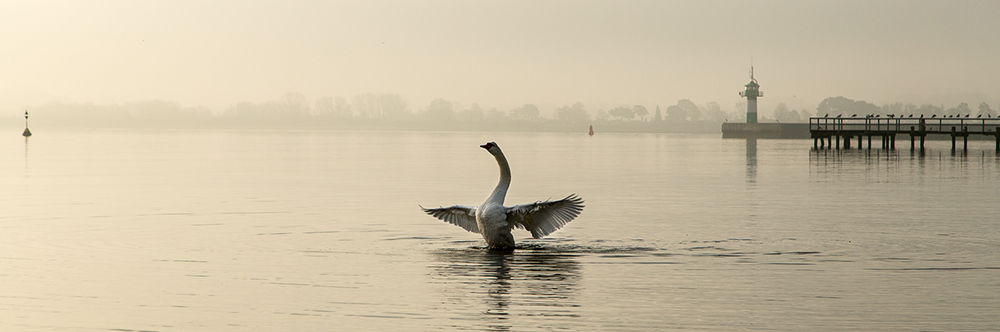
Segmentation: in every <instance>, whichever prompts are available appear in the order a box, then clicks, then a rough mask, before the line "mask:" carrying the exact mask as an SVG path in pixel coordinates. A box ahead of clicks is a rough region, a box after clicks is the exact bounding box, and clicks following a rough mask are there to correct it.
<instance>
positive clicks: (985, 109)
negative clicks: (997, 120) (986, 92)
mask: <svg viewBox="0 0 1000 332" xmlns="http://www.w3.org/2000/svg"><path fill="white" fill-rule="evenodd" d="M979 114H982V115H992V114H993V109H992V108H990V104H987V103H986V102H985V101H984V102H983V103H982V104H979Z"/></svg>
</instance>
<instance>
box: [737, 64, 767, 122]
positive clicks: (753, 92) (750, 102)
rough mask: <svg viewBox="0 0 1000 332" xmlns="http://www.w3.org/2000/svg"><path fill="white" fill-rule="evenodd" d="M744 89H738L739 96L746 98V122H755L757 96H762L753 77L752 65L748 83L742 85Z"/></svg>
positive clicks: (758, 85)
mask: <svg viewBox="0 0 1000 332" xmlns="http://www.w3.org/2000/svg"><path fill="white" fill-rule="evenodd" d="M744 87H746V90H743V91H740V97H746V98H747V123H757V97H763V96H764V93H763V92H761V91H760V84H757V80H756V79H754V78H753V65H751V66H750V83H747V85H744Z"/></svg>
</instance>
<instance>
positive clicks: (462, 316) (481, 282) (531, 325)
mask: <svg viewBox="0 0 1000 332" xmlns="http://www.w3.org/2000/svg"><path fill="white" fill-rule="evenodd" d="M522 246H523V245H522ZM519 247H520V246H519ZM432 256H433V258H432V261H431V264H430V267H431V269H432V272H431V274H432V275H431V277H432V279H433V282H434V283H436V284H439V285H443V286H444V287H442V288H443V290H442V291H441V292H440V293H439V294H441V296H442V299H441V303H442V305H443V306H444V308H441V309H443V310H445V311H446V312H447V313H448V315H449V316H450V318H451V320H452V321H453V322H454V323H453V325H452V326H451V327H462V328H472V329H477V330H486V331H510V330H517V331H523V330H552V329H561V328H565V327H566V326H567V325H573V324H572V323H571V322H568V321H569V320H573V319H576V318H577V317H579V316H580V313H579V310H578V309H579V307H580V304H579V303H578V301H577V299H576V296H577V294H578V291H579V285H578V283H579V281H580V263H579V262H578V261H577V256H578V254H574V253H568V252H560V251H558V250H553V249H547V248H544V247H523V248H519V249H518V250H517V251H514V252H495V251H490V250H485V249H481V248H462V249H442V250H437V251H435V252H433V253H432ZM568 323H569V324H568ZM469 325H471V326H469Z"/></svg>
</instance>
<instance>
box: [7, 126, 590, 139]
mask: <svg viewBox="0 0 1000 332" xmlns="http://www.w3.org/2000/svg"><path fill="white" fill-rule="evenodd" d="M25 130H27V129H25ZM28 135H31V134H28ZM587 135H590V136H594V125H590V133H589V134H587Z"/></svg>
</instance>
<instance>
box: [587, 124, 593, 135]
mask: <svg viewBox="0 0 1000 332" xmlns="http://www.w3.org/2000/svg"><path fill="white" fill-rule="evenodd" d="M588 135H590V136H594V125H590V133H589V134H588Z"/></svg>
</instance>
